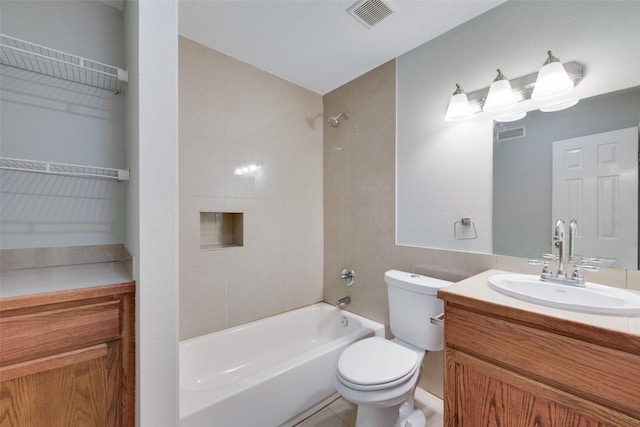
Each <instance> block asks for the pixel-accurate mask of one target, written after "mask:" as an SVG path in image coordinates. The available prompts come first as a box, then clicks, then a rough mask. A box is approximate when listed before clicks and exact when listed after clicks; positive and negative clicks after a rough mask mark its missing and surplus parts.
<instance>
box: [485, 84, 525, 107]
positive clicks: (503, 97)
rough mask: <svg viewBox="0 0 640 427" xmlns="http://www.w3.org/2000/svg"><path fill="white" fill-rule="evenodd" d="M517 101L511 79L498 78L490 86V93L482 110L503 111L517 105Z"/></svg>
mask: <svg viewBox="0 0 640 427" xmlns="http://www.w3.org/2000/svg"><path fill="white" fill-rule="evenodd" d="M516 103H517V101H516V97H515V95H514V94H513V90H512V89H511V83H509V80H506V79H504V80H496V81H494V82H493V83H491V87H489V94H488V95H487V100H486V101H485V102H484V106H483V107H482V110H483V111H486V112H488V113H492V112H497V111H503V110H506V109H507V108H511V107H513V106H515V105H516Z"/></svg>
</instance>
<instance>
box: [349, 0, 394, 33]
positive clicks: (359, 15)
mask: <svg viewBox="0 0 640 427" xmlns="http://www.w3.org/2000/svg"><path fill="white" fill-rule="evenodd" d="M347 12H349V14H350V15H352V16H353V17H354V18H356V19H357V20H358V21H359V22H361V23H362V24H363V25H364V26H366V27H367V28H371V27H373V26H374V25H376V24H377V23H379V22H380V21H382V20H383V19H384V18H386V17H387V16H389V15H391V14H392V13H393V10H392V9H391V7H389V5H388V4H387V3H385V2H383V1H382V0H360V1H357V2H355V3H354V4H352V5H351V7H350V8H349V9H347Z"/></svg>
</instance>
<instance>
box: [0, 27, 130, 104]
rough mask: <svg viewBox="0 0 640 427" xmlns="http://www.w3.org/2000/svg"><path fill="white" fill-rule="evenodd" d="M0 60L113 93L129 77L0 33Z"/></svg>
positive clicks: (3, 62)
mask: <svg viewBox="0 0 640 427" xmlns="http://www.w3.org/2000/svg"><path fill="white" fill-rule="evenodd" d="M0 63H2V64H4V65H8V66H11V67H16V68H21V69H24V70H28V71H32V72H35V73H40V74H45V75H48V76H52V77H56V78H59V79H63V80H68V81H72V82H76V83H81V84H85V85H88V86H92V87H97V88H100V89H105V90H109V91H112V92H115V93H119V92H121V91H122V88H123V86H124V84H125V83H126V82H128V80H129V76H128V72H127V71H126V70H123V69H121V68H118V67H114V66H111V65H107V64H102V63H100V62H96V61H92V60H90V59H86V58H82V57H80V56H76V55H71V54H69V53H65V52H61V51H59V50H55V49H51V48H48V47H45V46H41V45H37V44H34V43H30V42H28V41H25V40H20V39H17V38H15V37H11V36H7V35H5V34H0Z"/></svg>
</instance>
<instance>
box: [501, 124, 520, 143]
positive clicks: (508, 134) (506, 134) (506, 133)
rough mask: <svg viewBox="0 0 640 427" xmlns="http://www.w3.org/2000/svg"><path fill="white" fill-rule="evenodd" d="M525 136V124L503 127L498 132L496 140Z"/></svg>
mask: <svg viewBox="0 0 640 427" xmlns="http://www.w3.org/2000/svg"><path fill="white" fill-rule="evenodd" d="M526 136H527V128H526V126H520V127H517V128H512V129H504V130H501V131H499V132H498V141H500V142H502V141H511V140H514V139H520V138H524V137H526Z"/></svg>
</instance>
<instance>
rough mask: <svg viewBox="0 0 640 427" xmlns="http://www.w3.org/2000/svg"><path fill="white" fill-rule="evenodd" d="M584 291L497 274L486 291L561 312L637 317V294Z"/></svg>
mask: <svg viewBox="0 0 640 427" xmlns="http://www.w3.org/2000/svg"><path fill="white" fill-rule="evenodd" d="M585 285H586V286H585V287H584V288H583V287H577V286H570V285H560V284H556V283H548V282H543V281H541V280H540V276H536V275H530V274H497V275H494V276H491V277H489V287H490V288H491V289H493V290H495V291H498V292H500V293H502V294H505V295H509V296H511V297H514V298H518V299H521V300H524V301H528V302H533V303H536V304H541V305H546V306H549V307H555V308H563V309H565V310H572V311H581V312H585V313H594V314H608V315H618V316H634V315H636V316H638V315H640V293H636V292H631V291H628V290H626V289H619V288H614V287H611V286H604V285H598V284H596V283H589V282H587V283H585Z"/></svg>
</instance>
